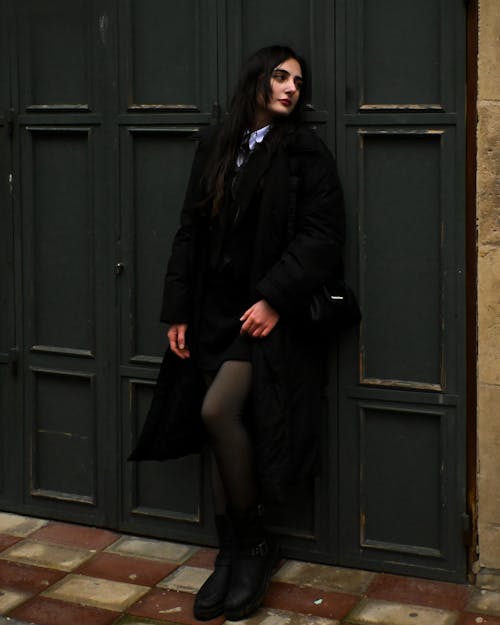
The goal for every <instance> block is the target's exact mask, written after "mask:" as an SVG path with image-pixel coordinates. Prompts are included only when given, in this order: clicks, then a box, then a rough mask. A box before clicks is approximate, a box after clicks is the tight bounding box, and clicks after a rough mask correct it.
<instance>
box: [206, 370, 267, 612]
mask: <svg viewBox="0 0 500 625" xmlns="http://www.w3.org/2000/svg"><path fill="white" fill-rule="evenodd" d="M251 383H252V365H251V363H249V362H240V361H227V362H225V363H224V364H223V365H222V366H221V368H220V369H219V371H218V372H217V374H216V376H215V377H214V379H213V382H212V383H211V385H210V386H209V388H208V391H207V394H206V395H205V399H204V402H203V406H202V418H203V421H204V423H205V426H206V429H207V432H208V439H209V443H210V445H211V448H212V451H213V454H214V457H215V459H216V464H217V469H218V471H219V473H220V477H221V481H222V484H223V487H224V489H223V490H224V493H225V495H226V498H227V504H228V506H227V507H228V512H229V513H230V519H229V518H228V517H224V518H225V519H226V520H227V521H229V524H230V527H231V531H232V534H233V536H234V545H233V549H232V551H233V554H232V557H231V559H230V564H229V566H230V579H229V583H228V584H227V586H225V584H226V581H227V577H226V574H227V568H226V569H225V570H224V569H223V568H222V567H221V568H220V570H219V571H218V572H217V571H216V573H214V576H213V580H212V581H209V582H208V583H207V586H208V587H207V589H206V591H205V590H203V589H202V590H203V592H202V596H205V595H206V596H208V594H209V593H208V591H209V590H210V589H213V588H217V593H215V592H212V594H211V596H217V598H219V597H220V595H221V594H222V593H221V591H222V589H224V592H225V598H224V613H225V615H226V617H227V618H228V619H229V620H240V619H243V618H246V617H247V616H249V615H250V614H251V613H252V612H253V611H254V610H256V609H257V607H258V606H259V605H260V603H261V601H262V598H263V596H264V594H265V592H266V590H267V587H268V586H269V582H270V579H271V574H272V569H273V566H274V564H275V562H276V561H277V558H278V550H277V545H276V543H275V542H274V541H273V540H272V539H271V538H270V537H269V535H268V534H267V533H266V532H265V530H264V527H263V523H262V510H261V506H258V505H257V501H258V500H257V497H258V491H257V483H256V477H255V463H254V454H253V446H252V441H251V438H250V435H249V433H248V431H247V429H246V428H245V425H244V423H243V412H244V408H245V404H246V401H247V399H248V395H249V392H250V388H251ZM212 479H213V487H214V495H215V496H214V499H215V503H216V509H217V507H218V506H220V505H221V502H222V501H223V497H222V496H221V494H220V488H218V487H217V483H218V477H217V472H215V473H214V471H212ZM217 493H219V494H217ZM220 518H221V517H219V519H220ZM216 520H217V517H216ZM216 567H217V564H216ZM209 580H210V578H209ZM223 583H224V585H223ZM195 607H196V603H195ZM197 611H198V610H195V615H196V612H197Z"/></svg>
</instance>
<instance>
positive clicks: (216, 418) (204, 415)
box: [201, 397, 224, 433]
mask: <svg viewBox="0 0 500 625" xmlns="http://www.w3.org/2000/svg"><path fill="white" fill-rule="evenodd" d="M201 420H202V421H203V424H204V425H205V427H206V428H207V430H208V431H209V432H210V433H215V432H216V431H217V429H218V428H219V427H221V424H222V422H223V421H224V414H223V409H222V406H221V404H220V402H217V401H215V400H214V399H212V398H210V397H205V401H204V402H203V404H202V406H201Z"/></svg>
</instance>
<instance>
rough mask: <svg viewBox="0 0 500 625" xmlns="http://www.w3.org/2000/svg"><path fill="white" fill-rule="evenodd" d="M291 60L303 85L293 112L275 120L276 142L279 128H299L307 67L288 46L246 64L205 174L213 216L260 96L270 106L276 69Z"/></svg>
mask: <svg viewBox="0 0 500 625" xmlns="http://www.w3.org/2000/svg"><path fill="white" fill-rule="evenodd" d="M288 59H295V60H296V61H297V62H298V63H299V65H300V68H301V71H302V79H303V84H302V87H301V90H300V92H299V100H298V102H297V105H296V106H295V108H294V110H293V111H292V112H291V113H290V114H289V115H287V116H283V117H281V116H277V117H276V118H275V119H274V120H273V124H274V127H273V135H274V138H275V140H277V137H278V135H279V134H280V133H279V130H278V129H279V128H280V127H284V126H290V125H296V124H297V123H299V121H300V116H301V113H302V109H303V106H304V102H305V100H306V98H307V92H308V76H307V67H306V63H305V61H304V59H303V58H301V57H300V56H299V55H298V54H297V53H296V52H295V51H294V50H292V48H289V47H288V46H280V45H275V46H269V47H267V48H261V49H260V50H257V51H256V52H254V53H253V54H252V55H251V56H250V57H248V59H247V60H246V61H245V62H244V63H243V65H242V67H241V70H240V74H239V78H238V82H237V85H236V89H235V91H234V95H233V97H232V99H231V102H230V106H229V111H228V115H227V116H226V118H225V120H224V122H223V125H222V129H221V131H220V133H219V135H218V138H217V142H216V144H215V147H214V151H213V154H212V157H211V158H210V162H209V164H208V167H207V169H206V171H205V174H204V182H205V187H206V191H207V199H209V200H211V202H212V213H213V214H216V213H218V211H219V208H220V203H221V200H222V198H223V196H224V189H225V183H226V178H227V175H228V173H230V172H231V170H232V168H233V167H234V164H235V162H236V158H237V155H238V151H239V149H240V146H241V142H242V140H243V136H244V134H245V132H247V131H248V130H251V129H252V124H253V123H254V121H255V114H256V108H257V96H258V94H259V93H262V95H263V97H264V102H265V103H266V104H267V103H268V102H269V101H270V99H271V75H272V73H273V71H274V69H275V68H276V67H277V66H278V65H280V63H283V62H284V61H286V60H288Z"/></svg>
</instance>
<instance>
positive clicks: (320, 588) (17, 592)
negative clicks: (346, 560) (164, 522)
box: [0, 513, 500, 625]
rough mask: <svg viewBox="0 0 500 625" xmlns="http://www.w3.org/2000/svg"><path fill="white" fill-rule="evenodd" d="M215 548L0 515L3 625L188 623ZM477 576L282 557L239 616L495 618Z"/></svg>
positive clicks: (487, 589)
mask: <svg viewBox="0 0 500 625" xmlns="http://www.w3.org/2000/svg"><path fill="white" fill-rule="evenodd" d="M215 553H216V552H215V550H213V549H204V548H199V547H193V546H192V545H184V544H179V543H174V542H168V541H160V540H153V539H145V538H136V537H133V536H121V535H119V534H115V533H114V532H109V531H107V530H101V529H94V528H89V527H81V526H79V525H70V524H66V523H56V522H51V521H45V520H40V519H32V518H29V517H24V516H19V515H16V514H6V513H0V625H3V624H5V625H16V624H17V623H20V624H23V623H34V624H36V625H68V624H69V623H75V624H77V625H165V623H172V624H185V625H194V624H195V623H198V621H196V620H195V619H194V617H193V612H192V607H193V601H194V596H195V594H196V592H197V590H198V589H199V588H200V586H201V585H202V584H203V582H204V581H205V579H206V578H207V577H208V575H209V574H210V570H211V568H212V566H213V562H214V558H215ZM481 581H483V582H484V584H482V585H481ZM479 582H480V585H478V586H477V587H471V586H467V585H459V584H449V583H444V582H433V581H428V580H422V579H415V578H411V577H399V576H396V575H387V574H378V573H369V572H366V571H358V570H352V569H344V568H339V567H333V566H326V565H321V564H312V563H308V562H296V561H291V560H288V561H283V562H282V563H281V565H280V567H279V569H278V570H277V572H276V574H275V575H274V577H273V581H272V584H271V587H270V589H269V592H268V593H267V595H266V598H265V601H264V605H263V606H262V608H260V610H259V611H258V612H257V613H256V614H255V615H253V616H252V617H251V618H249V619H247V620H246V621H244V622H243V623H248V624H249V625H341V624H342V625H500V592H499V591H500V580H498V579H496V578H495V576H491V575H489V576H486V577H485V578H484V580H481V579H479ZM224 622H225V621H224V618H223V617H220V618H218V619H214V620H213V621H210V622H209V623H217V624H222V623H224Z"/></svg>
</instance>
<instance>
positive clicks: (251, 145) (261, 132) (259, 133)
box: [236, 124, 271, 167]
mask: <svg viewBox="0 0 500 625" xmlns="http://www.w3.org/2000/svg"><path fill="white" fill-rule="evenodd" d="M270 130H271V124H268V125H267V126H264V127H263V128H259V129H258V130H254V131H253V132H251V133H250V136H248V133H247V134H245V136H244V137H243V142H246V141H247V137H248V153H247V154H245V152H244V151H243V150H240V152H239V153H238V157H237V158H236V166H237V167H241V166H242V165H244V163H245V160H246V158H248V156H249V155H250V154H251V153H252V152H253V151H254V150H255V146H256V145H257V143H262V141H263V140H264V137H265V136H266V135H267V133H268V132H269V131H270Z"/></svg>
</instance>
